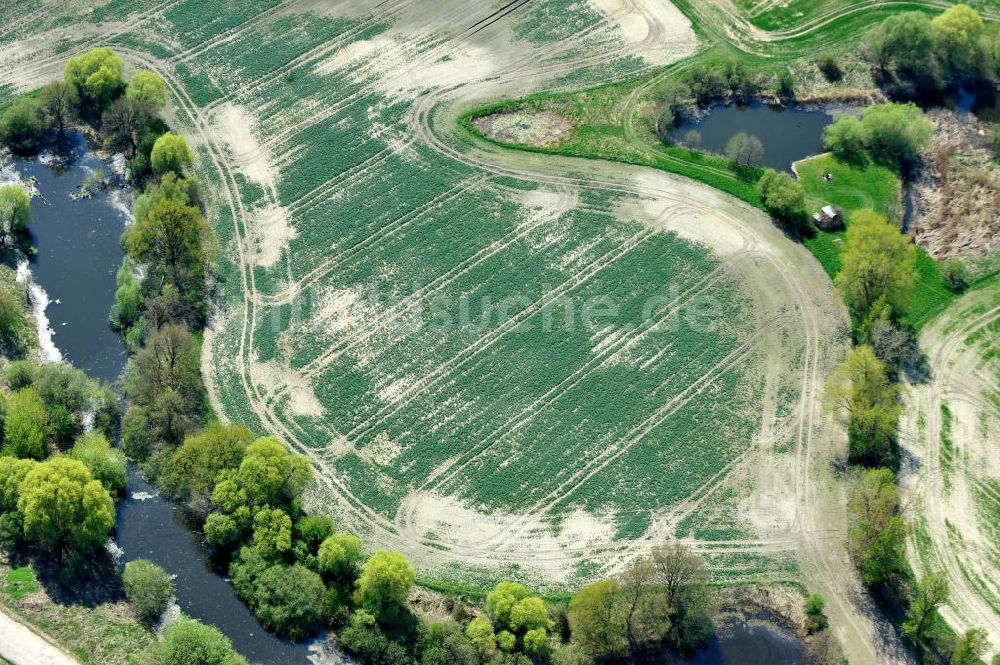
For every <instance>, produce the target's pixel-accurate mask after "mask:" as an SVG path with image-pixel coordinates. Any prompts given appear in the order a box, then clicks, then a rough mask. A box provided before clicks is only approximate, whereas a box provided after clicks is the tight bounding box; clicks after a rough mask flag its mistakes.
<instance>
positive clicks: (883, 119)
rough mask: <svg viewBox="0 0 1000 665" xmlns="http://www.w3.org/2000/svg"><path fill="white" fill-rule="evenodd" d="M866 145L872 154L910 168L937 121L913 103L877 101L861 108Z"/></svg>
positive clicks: (882, 160) (893, 164)
mask: <svg viewBox="0 0 1000 665" xmlns="http://www.w3.org/2000/svg"><path fill="white" fill-rule="evenodd" d="M861 125H862V127H863V128H864V131H865V146H866V147H867V148H868V151H869V153H871V155H872V157H873V158H874V159H875V160H876V161H878V162H881V163H883V164H888V165H890V166H893V167H896V168H908V167H910V166H912V165H913V164H914V163H915V162H916V161H917V155H918V153H919V152H920V150H922V149H923V148H924V146H926V145H927V143H928V141H930V138H931V135H932V134H933V133H934V125H933V123H931V121H930V120H928V119H927V118H926V117H925V116H924V113H923V111H921V110H920V108H919V107H918V106H917V105H916V104H913V103H909V104H893V103H887V104H873V105H872V106H868V107H866V108H865V110H864V111H862V112H861Z"/></svg>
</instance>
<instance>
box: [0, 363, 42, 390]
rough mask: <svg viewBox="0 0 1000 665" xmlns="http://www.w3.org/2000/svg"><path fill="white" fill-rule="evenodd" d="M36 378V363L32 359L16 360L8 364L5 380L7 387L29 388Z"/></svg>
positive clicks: (14, 388)
mask: <svg viewBox="0 0 1000 665" xmlns="http://www.w3.org/2000/svg"><path fill="white" fill-rule="evenodd" d="M34 380H35V365H34V363H32V362H31V361H30V360H15V361H14V362H12V363H11V364H10V365H8V366H7V370H6V372H4V381H6V382H7V387H8V388H10V389H11V390H14V391H17V390H21V389H22V388H27V387H28V386H30V385H31V383H32V382H33V381H34Z"/></svg>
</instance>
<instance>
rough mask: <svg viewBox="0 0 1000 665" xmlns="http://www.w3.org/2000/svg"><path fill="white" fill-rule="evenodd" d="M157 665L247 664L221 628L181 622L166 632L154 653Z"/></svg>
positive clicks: (182, 620) (152, 652) (152, 653)
mask: <svg viewBox="0 0 1000 665" xmlns="http://www.w3.org/2000/svg"><path fill="white" fill-rule="evenodd" d="M148 662H149V663H151V664H155V665H246V662H247V661H246V659H245V658H244V657H243V656H241V655H239V654H238V653H236V651H234V650H233V643H232V642H230V641H229V638H227V637H226V636H225V635H223V634H222V633H221V632H220V631H219V629H218V628H216V627H214V626H206V625H205V624H203V623H201V622H198V621H195V620H194V619H186V618H185V619H181V620H180V621H178V622H177V623H175V624H172V625H170V626H169V627H168V628H167V629H166V630H165V631H163V641H162V642H161V643H159V644H157V645H156V646H154V647H153V649H152V650H151V654H150V658H149V661H148Z"/></svg>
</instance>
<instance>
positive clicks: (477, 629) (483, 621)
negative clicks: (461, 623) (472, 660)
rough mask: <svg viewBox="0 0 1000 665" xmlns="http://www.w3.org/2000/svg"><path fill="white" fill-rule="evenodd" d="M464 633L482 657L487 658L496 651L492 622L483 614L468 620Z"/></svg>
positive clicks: (495, 637)
mask: <svg viewBox="0 0 1000 665" xmlns="http://www.w3.org/2000/svg"><path fill="white" fill-rule="evenodd" d="M465 635H466V636H467V637H468V638H469V641H471V642H472V644H473V646H475V648H476V650H477V651H478V652H479V654H480V655H481V656H482V657H483V658H484V659H488V658H490V657H491V656H493V654H495V653H496V650H497V636H496V632H495V631H494V630H493V622H491V621H490V620H489V617H487V616H486V615H485V614H480V615H479V616H477V617H476V618H475V619H473V620H472V621H470V622H469V625H468V626H467V627H466V629H465Z"/></svg>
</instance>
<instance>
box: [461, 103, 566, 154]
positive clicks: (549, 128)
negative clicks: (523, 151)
mask: <svg viewBox="0 0 1000 665" xmlns="http://www.w3.org/2000/svg"><path fill="white" fill-rule="evenodd" d="M473 123H474V124H475V125H476V128H477V129H478V130H479V131H481V132H482V133H483V135H484V136H487V137H489V138H491V139H493V140H495V141H502V142H504V143H516V144H519V145H530V146H536V147H549V146H554V145H558V144H559V143H560V142H561V141H562V140H563V139H565V138H566V137H567V136H569V133H570V131H572V129H573V125H572V124H571V123H570V121H569V120H567V119H566V118H564V117H562V116H560V115H558V114H556V113H552V112H550V111H544V112H541V113H535V112H532V111H507V112H504V113H491V114H490V115H484V116H482V117H481V118H476V119H475V120H474V121H473Z"/></svg>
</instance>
